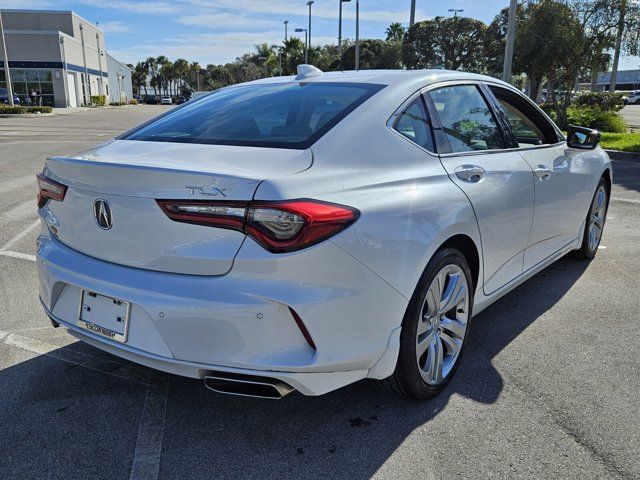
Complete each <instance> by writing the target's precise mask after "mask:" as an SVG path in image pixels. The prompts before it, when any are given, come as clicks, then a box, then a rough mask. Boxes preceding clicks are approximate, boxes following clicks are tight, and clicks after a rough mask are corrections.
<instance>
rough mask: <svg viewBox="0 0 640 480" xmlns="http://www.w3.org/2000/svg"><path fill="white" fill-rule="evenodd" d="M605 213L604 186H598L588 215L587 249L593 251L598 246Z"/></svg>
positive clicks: (605, 198) (605, 196) (605, 193)
mask: <svg viewBox="0 0 640 480" xmlns="http://www.w3.org/2000/svg"><path fill="white" fill-rule="evenodd" d="M606 213H607V190H606V189H605V187H604V185H600V186H599V187H598V190H597V191H596V194H595V196H594V198H593V204H592V205H591V214H590V215H589V225H588V229H589V230H588V232H589V234H588V235H589V237H588V239H589V249H590V250H595V249H596V248H598V245H599V244H600V239H601V238H602V230H603V229H604V221H605V216H606Z"/></svg>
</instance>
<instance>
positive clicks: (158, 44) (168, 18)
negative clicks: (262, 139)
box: [0, 0, 640, 69]
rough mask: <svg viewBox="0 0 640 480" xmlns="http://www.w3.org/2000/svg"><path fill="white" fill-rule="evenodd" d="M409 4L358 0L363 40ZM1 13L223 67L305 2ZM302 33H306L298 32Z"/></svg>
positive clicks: (71, 0)
mask: <svg viewBox="0 0 640 480" xmlns="http://www.w3.org/2000/svg"><path fill="white" fill-rule="evenodd" d="M410 3H411V0H360V15H361V27H360V28H361V37H362V38H376V37H383V36H384V30H385V28H386V27H387V26H388V25H389V23H391V22H394V21H399V22H402V23H403V24H407V23H408V21H409V6H410ZM508 3H509V2H508V0H448V1H433V0H417V14H416V18H417V20H423V19H426V18H431V17H435V16H437V15H450V13H448V12H447V10H448V9H449V8H463V9H464V14H463V15H465V16H469V17H473V18H478V19H480V20H482V21H484V22H487V23H488V22H490V21H491V20H492V19H493V17H494V16H495V15H496V14H497V13H498V12H499V11H500V9H501V8H503V7H505V6H507V5H508ZM0 5H2V7H3V8H25V6H26V5H28V8H33V9H38V8H39V9H57V10H58V9H59V10H73V11H75V12H76V13H77V14H79V15H81V16H82V17H85V18H86V19H87V20H89V21H91V22H99V24H100V27H101V28H102V29H103V30H104V31H105V33H106V37H107V41H106V43H107V49H108V50H109V52H110V53H111V54H112V55H113V56H114V57H116V58H118V59H120V60H123V61H125V62H130V63H135V62H136V61H139V60H143V59H145V58H146V57H149V56H158V55H166V56H168V57H169V58H171V59H173V60H175V59H176V58H179V57H182V58H186V59H187V60H189V61H194V60H197V61H199V62H200V63H201V64H203V65H206V64H208V63H226V62H229V61H232V60H234V59H235V58H236V57H237V56H239V55H242V54H243V53H245V52H247V51H250V50H251V49H252V48H253V45H254V44H256V43H262V42H268V43H270V44H274V43H279V42H280V41H281V40H282V38H283V36H284V25H283V23H282V22H283V21H284V20H289V22H290V23H289V32H290V33H293V30H294V28H296V27H302V28H305V27H306V25H307V12H308V10H307V8H308V7H307V6H306V0H0ZM312 8H313V23H312V41H313V43H314V44H317V43H321V44H324V43H335V42H337V39H336V37H337V30H338V0H315V4H314V5H313V7H312ZM302 35H304V33H303V34H302ZM343 35H344V36H345V37H347V38H353V37H354V36H355V0H352V1H351V3H345V4H344V23H343ZM620 68H621V69H624V68H640V58H637V57H635V58H625V59H622V61H621V65H620Z"/></svg>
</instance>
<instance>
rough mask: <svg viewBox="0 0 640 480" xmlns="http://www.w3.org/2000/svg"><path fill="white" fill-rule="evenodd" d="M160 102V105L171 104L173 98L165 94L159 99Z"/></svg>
mask: <svg viewBox="0 0 640 480" xmlns="http://www.w3.org/2000/svg"><path fill="white" fill-rule="evenodd" d="M160 103H161V104H162V105H173V99H172V98H171V97H170V96H168V95H165V96H163V97H162V98H161V99H160Z"/></svg>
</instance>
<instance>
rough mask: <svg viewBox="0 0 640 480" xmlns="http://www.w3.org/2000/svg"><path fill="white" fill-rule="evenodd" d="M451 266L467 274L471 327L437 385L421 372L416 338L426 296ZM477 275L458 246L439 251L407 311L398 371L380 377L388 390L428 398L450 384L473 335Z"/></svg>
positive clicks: (403, 395) (408, 396)
mask: <svg viewBox="0 0 640 480" xmlns="http://www.w3.org/2000/svg"><path fill="white" fill-rule="evenodd" d="M448 265H457V266H458V267H460V269H461V270H462V272H463V273H464V275H465V277H466V281H467V286H468V298H469V301H468V312H467V315H468V319H467V321H466V322H467V323H466V325H467V328H466V332H465V334H464V337H463V339H462V347H461V349H460V353H459V354H458V356H457V359H456V360H455V363H454V365H453V367H451V370H450V371H449V373H448V375H446V377H445V378H444V379H443V380H442V381H441V382H440V383H439V384H437V385H430V384H428V383H427V382H426V381H425V380H424V379H423V377H422V375H421V374H420V369H419V367H418V360H417V352H416V337H417V328H418V323H419V322H421V321H422V319H421V317H422V307H423V305H424V304H425V298H426V295H427V290H428V288H429V285H431V283H432V281H433V280H434V278H435V277H436V275H437V274H438V273H439V272H440V271H441V270H442V269H443V268H445V267H446V266H448ZM473 292H474V287H473V277H472V275H471V271H470V269H469V265H468V263H467V260H466V258H465V257H464V255H463V254H462V253H461V252H460V251H459V250H456V249H454V248H446V249H443V250H440V251H438V252H437V253H436V254H435V255H434V256H433V258H432V259H431V260H430V261H429V263H428V265H427V267H426V269H425V271H424V273H423V274H422V276H421V277H420V281H419V282H418V285H417V287H416V289H415V291H414V293H413V296H412V297H411V300H410V302H409V306H408V307H407V311H406V312H405V315H404V319H403V321H402V330H401V333H400V353H399V355H398V363H397V365H396V369H395V372H394V373H393V375H391V376H390V377H388V378H386V379H384V380H380V382H379V383H380V384H381V386H382V387H383V388H384V389H385V390H390V391H393V392H394V393H396V394H398V395H400V396H401V397H405V398H412V399H416V400H426V399H429V398H431V397H433V396H435V395H437V394H438V393H439V392H440V391H441V390H442V389H443V388H445V387H446V386H447V384H448V383H449V381H450V380H451V378H452V377H453V376H454V375H455V372H456V370H457V368H458V365H459V364H460V358H461V357H462V352H463V351H464V346H465V344H466V343H467V342H466V341H467V339H468V337H469V330H470V323H471V317H472V313H473V312H472V309H473Z"/></svg>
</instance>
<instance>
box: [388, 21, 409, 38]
mask: <svg viewBox="0 0 640 480" xmlns="http://www.w3.org/2000/svg"><path fill="white" fill-rule="evenodd" d="M404 32H405V29H404V27H403V26H402V24H401V23H400V22H393V23H392V24H391V25H389V26H388V27H387V29H386V30H385V31H384V33H386V34H387V41H388V42H401V41H402V39H403V37H404Z"/></svg>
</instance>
